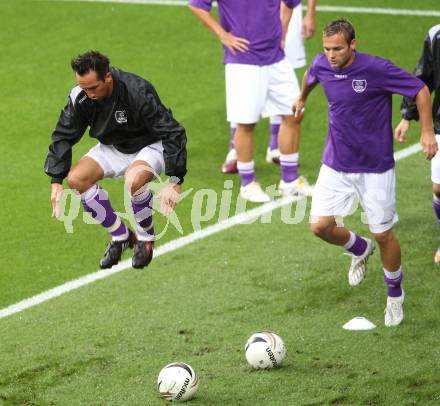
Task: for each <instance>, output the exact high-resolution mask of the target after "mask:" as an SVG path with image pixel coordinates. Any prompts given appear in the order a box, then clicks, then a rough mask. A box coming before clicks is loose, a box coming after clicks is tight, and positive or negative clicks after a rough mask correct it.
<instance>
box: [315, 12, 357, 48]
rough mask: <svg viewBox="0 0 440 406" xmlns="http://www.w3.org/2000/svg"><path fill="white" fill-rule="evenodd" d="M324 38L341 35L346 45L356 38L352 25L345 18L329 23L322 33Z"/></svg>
mask: <svg viewBox="0 0 440 406" xmlns="http://www.w3.org/2000/svg"><path fill="white" fill-rule="evenodd" d="M322 33H323V35H324V37H331V36H332V35H336V34H342V35H343V36H344V38H345V40H346V41H347V43H348V44H351V41H352V40H353V39H355V38H356V33H355V31H354V27H353V24H352V23H351V22H350V21H348V20H346V19H345V18H340V19H338V20H334V21H332V22H330V23H329V24H328V25H327V26H326V27H325V28H324V31H323V32H322Z"/></svg>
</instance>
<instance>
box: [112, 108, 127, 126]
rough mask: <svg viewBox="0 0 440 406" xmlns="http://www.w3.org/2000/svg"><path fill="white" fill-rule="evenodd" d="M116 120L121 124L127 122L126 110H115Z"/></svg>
mask: <svg viewBox="0 0 440 406" xmlns="http://www.w3.org/2000/svg"><path fill="white" fill-rule="evenodd" d="M115 120H116V122H117V123H119V124H123V123H126V122H127V112H126V111H125V110H116V111H115Z"/></svg>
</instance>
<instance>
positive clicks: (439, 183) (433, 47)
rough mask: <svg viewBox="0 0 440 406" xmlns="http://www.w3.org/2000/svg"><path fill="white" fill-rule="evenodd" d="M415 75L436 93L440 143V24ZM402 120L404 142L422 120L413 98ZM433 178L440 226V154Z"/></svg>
mask: <svg viewBox="0 0 440 406" xmlns="http://www.w3.org/2000/svg"><path fill="white" fill-rule="evenodd" d="M414 75H415V76H417V77H418V78H419V79H420V80H423V82H424V83H425V84H426V86H428V88H429V91H430V92H434V95H435V96H434V104H433V108H432V114H433V118H434V123H433V124H434V131H435V134H436V136H435V137H436V139H437V144H438V145H440V24H438V25H435V26H434V27H431V28H430V30H429V32H428V35H427V36H426V38H425V42H424V44H423V52H422V56H421V57H420V59H419V62H418V63H417V66H416V68H415V70H414ZM400 111H401V113H402V117H403V118H402V121H401V122H400V123H399V125H398V126H397V127H396V131H395V133H394V137H395V138H396V140H397V141H399V142H403V141H405V139H406V132H407V131H408V129H409V122H410V121H411V120H418V119H419V115H418V112H417V108H416V105H415V103H414V100H413V99H410V98H408V97H405V98H404V99H403V100H402V104H401V106H400ZM431 180H432V193H433V196H432V208H433V209H434V213H435V216H436V218H437V222H438V224H439V225H440V154H436V155H435V157H434V158H433V159H432V160H431ZM434 262H435V263H436V264H440V247H438V248H437V252H436V253H435V256H434Z"/></svg>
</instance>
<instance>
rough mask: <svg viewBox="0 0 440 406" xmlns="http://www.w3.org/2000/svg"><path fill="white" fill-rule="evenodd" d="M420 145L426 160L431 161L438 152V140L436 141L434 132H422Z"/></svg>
mask: <svg viewBox="0 0 440 406" xmlns="http://www.w3.org/2000/svg"><path fill="white" fill-rule="evenodd" d="M420 145H421V146H422V150H423V153H424V154H425V156H426V159H429V160H431V159H432V158H434V155H435V154H436V153H437V151H438V146H437V140H436V139H435V135H434V132H433V131H432V130H431V129H430V130H426V131H422V135H421V137H420Z"/></svg>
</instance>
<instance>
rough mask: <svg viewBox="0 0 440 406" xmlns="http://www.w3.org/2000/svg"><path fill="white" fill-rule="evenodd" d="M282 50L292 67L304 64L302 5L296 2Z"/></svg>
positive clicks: (300, 66) (299, 66)
mask: <svg viewBox="0 0 440 406" xmlns="http://www.w3.org/2000/svg"><path fill="white" fill-rule="evenodd" d="M284 52H285V54H286V57H287V59H288V60H289V62H290V64H291V65H292V66H293V68H294V69H297V68H302V67H304V66H306V52H305V49H304V40H303V36H302V5H301V4H298V5H297V6H296V7H295V8H294V9H293V13H292V17H291V19H290V22H289V27H288V29H287V34H286V45H285V47H284Z"/></svg>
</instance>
